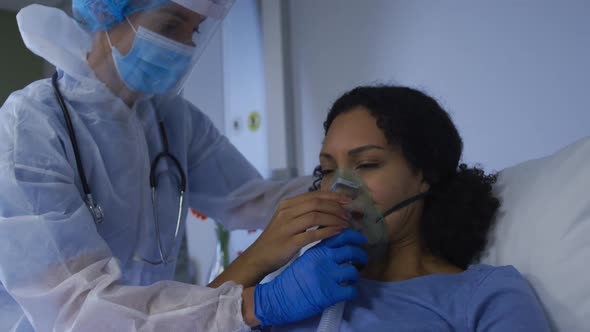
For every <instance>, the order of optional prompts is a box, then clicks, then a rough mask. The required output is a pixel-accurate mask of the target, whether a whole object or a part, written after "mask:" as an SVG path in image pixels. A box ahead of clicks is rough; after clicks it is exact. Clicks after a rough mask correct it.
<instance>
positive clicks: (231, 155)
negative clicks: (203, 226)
mask: <svg viewBox="0 0 590 332" xmlns="http://www.w3.org/2000/svg"><path fill="white" fill-rule="evenodd" d="M191 115H192V123H191V129H190V130H189V132H190V133H191V137H190V143H189V156H188V164H189V165H188V181H189V188H190V189H189V191H190V192H189V204H190V206H191V207H192V208H194V209H196V210H198V211H199V212H201V213H203V214H205V215H207V216H209V217H212V218H213V219H215V220H216V221H218V222H220V223H222V224H223V225H224V226H225V227H227V228H228V229H262V228H264V227H265V226H266V225H267V224H268V222H269V221H270V219H271V218H272V216H273V214H274V212H275V210H276V208H277V206H278V204H279V203H280V202H281V201H282V200H284V199H286V198H290V197H293V196H295V195H298V194H301V193H304V192H306V191H307V190H308V188H309V187H310V186H311V183H312V178H311V177H301V178H297V179H294V180H289V181H270V180H264V179H262V177H261V176H260V174H259V173H258V171H257V170H256V169H255V168H254V167H253V166H252V164H251V163H250V162H249V161H248V160H247V159H246V158H245V157H244V156H243V155H242V154H241V153H240V152H239V151H238V150H237V149H236V147H235V146H234V145H233V144H232V143H231V142H230V141H229V140H228V139H227V137H225V136H224V135H222V134H221V133H219V131H218V130H217V128H215V126H214V125H213V123H212V122H211V121H210V120H209V118H207V116H206V115H205V114H203V113H202V112H201V111H199V110H197V109H193V110H192V112H191Z"/></svg>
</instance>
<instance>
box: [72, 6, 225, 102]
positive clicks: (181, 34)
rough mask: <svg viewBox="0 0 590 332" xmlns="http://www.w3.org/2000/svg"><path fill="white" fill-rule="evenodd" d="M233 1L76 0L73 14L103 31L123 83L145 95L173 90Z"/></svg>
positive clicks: (182, 81) (190, 70)
mask: <svg viewBox="0 0 590 332" xmlns="http://www.w3.org/2000/svg"><path fill="white" fill-rule="evenodd" d="M233 2H234V0H167V1H163V0H74V1H73V12H74V17H76V18H77V19H78V21H79V22H81V23H82V25H83V26H85V27H86V28H87V29H88V30H90V31H93V32H97V31H105V33H106V36H107V41H108V43H109V46H110V47H111V49H112V58H113V62H114V64H115V67H116V70H117V72H118V74H119V76H120V78H121V80H122V81H123V82H124V83H125V85H126V86H127V87H128V88H129V89H130V90H131V91H134V92H139V93H142V94H148V95H161V94H176V93H178V92H179V91H180V90H181V89H182V87H183V85H184V83H185V81H186V78H187V77H188V76H189V75H190V73H191V72H192V70H193V69H194V67H195V65H196V64H197V62H198V60H199V58H200V56H201V55H202V54H203V51H204V50H205V48H206V47H207V44H208V43H209V41H210V39H211V37H212V36H213V35H214V34H215V32H216V31H217V29H218V28H219V25H220V23H221V22H222V20H223V18H224V17H225V16H226V14H227V12H228V11H229V9H230V8H231V6H232V5H233Z"/></svg>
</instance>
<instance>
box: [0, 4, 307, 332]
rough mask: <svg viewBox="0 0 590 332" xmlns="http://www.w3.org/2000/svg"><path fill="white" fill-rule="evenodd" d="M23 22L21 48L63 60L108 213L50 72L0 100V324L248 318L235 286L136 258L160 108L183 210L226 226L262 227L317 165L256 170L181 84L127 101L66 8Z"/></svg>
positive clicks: (172, 326)
mask: <svg viewBox="0 0 590 332" xmlns="http://www.w3.org/2000/svg"><path fill="white" fill-rule="evenodd" d="M18 23H19V27H20V29H21V34H22V36H23V39H24V41H25V44H26V45H27V47H29V49H31V50H32V51H33V52H35V53H36V54H38V55H40V56H42V57H43V58H45V59H46V60H47V61H49V62H50V63H52V64H53V65H55V66H56V67H57V68H58V72H59V87H60V90H61V92H62V94H63V96H64V98H65V100H66V103H67V106H68V108H69V110H70V113H71V117H72V121H73V125H74V130H75V133H76V136H77V140H78V143H79V146H80V153H81V157H82V162H83V165H84V169H85V172H86V176H87V177H88V182H89V184H90V187H91V189H92V192H93V195H94V197H95V199H96V201H97V202H98V203H99V204H100V205H101V206H102V208H103V210H104V214H105V221H104V223H103V224H101V225H98V226H97V225H95V223H94V221H93V218H92V217H91V214H90V212H89V210H88V208H87V207H86V205H85V203H84V201H83V200H82V193H83V191H82V186H81V183H80V179H79V176H78V173H77V168H76V163H75V159H74V153H73V149H72V145H71V142H70V139H69V136H68V133H67V130H66V126H65V122H64V118H63V115H62V111H61V109H60V107H59V105H58V103H57V100H56V97H55V95H54V90H53V88H52V85H51V80H50V79H44V80H40V81H37V82H35V83H32V84H31V85H29V86H28V87H26V88H25V89H23V90H21V91H17V92H15V93H13V94H12V95H11V96H10V97H9V98H8V100H7V101H6V103H5V104H4V105H3V106H2V108H1V109H0V331H19V332H21V331H34V330H36V331H84V332H87V331H223V332H231V331H245V330H249V329H248V328H247V326H246V325H245V323H244V321H243V318H242V314H241V302H242V300H241V293H242V288H241V286H239V285H236V284H233V283H226V284H224V285H222V286H221V287H219V288H217V289H211V288H206V287H198V286H195V285H189V284H183V283H179V282H175V281H170V279H171V278H172V277H173V274H174V270H175V266H174V264H162V265H158V266H152V265H150V264H147V263H144V262H140V261H137V260H133V259H132V256H133V254H134V253H135V252H136V251H139V252H140V253H141V254H142V255H144V256H146V257H151V258H154V259H157V258H158V257H159V256H158V250H157V245H156V241H155V230H154V223H153V213H152V202H151V196H150V187H149V182H148V175H149V171H150V163H151V161H152V160H153V158H154V156H155V155H156V154H158V153H159V152H161V150H162V142H161V136H160V134H159V131H158V126H157V119H160V120H162V121H163V122H164V125H165V128H166V133H167V136H168V140H169V142H170V150H171V153H172V154H173V155H174V156H176V157H177V158H178V159H179V160H180V163H181V164H182V167H183V168H184V170H185V172H186V173H187V179H188V184H187V186H188V189H187V191H188V192H187V199H186V200H185V203H186V204H185V205H187V206H186V207H185V209H184V210H185V214H186V210H187V208H188V206H190V207H193V208H195V209H196V210H198V211H200V212H202V213H204V214H206V215H208V216H211V217H213V218H214V219H215V220H218V221H221V222H222V223H223V224H224V226H226V227H227V228H229V229H235V228H245V229H253V228H262V227H264V226H265V225H266V224H267V222H268V221H269V219H270V218H271V216H272V213H273V212H274V210H275V206H276V205H277V203H278V202H279V201H280V200H282V199H283V198H285V197H288V196H293V195H295V194H298V193H301V192H304V191H305V190H306V189H307V187H308V186H309V184H310V178H301V179H299V180H295V181H292V182H289V183H287V184H285V183H277V182H268V181H264V180H262V179H261V177H260V175H259V174H258V172H257V171H256V170H255V169H254V168H253V167H252V166H251V165H250V164H249V163H248V162H247V161H246V159H244V157H243V156H242V155H241V154H240V153H239V152H238V151H237V150H236V149H235V148H234V146H232V144H231V143H230V142H229V141H228V140H227V139H226V138H225V137H224V136H223V135H221V134H220V133H219V132H218V131H217V129H216V128H215V127H214V126H213V125H212V123H211V121H210V120H209V119H208V118H207V116H205V115H204V114H203V113H201V112H200V111H199V110H198V109H196V108H195V107H194V106H193V105H191V104H190V103H188V102H187V101H185V100H184V99H182V98H181V97H175V98H172V99H171V100H164V101H163V100H156V99H155V98H146V99H143V100H140V101H138V102H137V103H135V104H134V106H133V107H132V108H129V107H128V106H127V105H126V104H125V103H124V102H123V101H122V100H120V99H119V98H118V97H116V96H115V95H113V94H112V93H111V92H110V91H109V89H108V88H107V87H106V86H105V85H104V84H103V83H102V82H100V81H99V80H97V79H96V78H95V76H94V75H93V72H92V71H91V69H90V68H89V66H88V64H87V62H86V54H87V52H88V51H89V49H90V47H91V42H92V41H91V36H90V35H89V34H87V33H86V32H85V31H84V30H82V29H81V28H80V27H79V26H78V25H77V23H76V22H75V21H74V20H73V19H71V18H70V17H69V16H67V15H66V14H65V13H63V12H61V11H59V10H57V9H53V8H48V7H42V6H37V5H35V6H32V7H28V8H26V9H24V10H22V11H21V12H20V13H19V15H18ZM47 26H51V29H47V28H46V27H47ZM155 104H158V105H159V107H158V108H157V109H155V108H154V107H153V105H155ZM164 164H165V163H162V167H161V169H159V173H161V172H163V171H165V168H166V166H165V165H164ZM160 181H161V182H160V185H159V188H158V202H157V205H158V209H159V210H158V211H159V216H160V224H161V225H160V228H161V233H162V238H163V242H164V246H165V247H167V246H168V245H169V243H170V241H172V238H173V233H174V229H175V226H176V225H175V221H176V213H177V204H178V189H177V184H176V182H175V180H172V179H171V177H170V176H166V175H165V176H162V177H161V179H160ZM183 218H184V217H183ZM182 232H184V225H183V226H182V227H181V234H182ZM176 242H177V243H175V246H174V247H173V250H172V253H171V256H172V257H176V255H177V253H178V249H179V246H180V242H181V241H180V240H179V239H177V241H176Z"/></svg>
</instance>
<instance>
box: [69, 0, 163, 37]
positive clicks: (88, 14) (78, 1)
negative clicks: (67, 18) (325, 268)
mask: <svg viewBox="0 0 590 332" xmlns="http://www.w3.org/2000/svg"><path fill="white" fill-rule="evenodd" d="M168 2H170V1H169V0H72V9H73V13H74V17H75V18H76V19H77V20H78V22H80V23H82V25H83V26H85V27H86V28H87V29H88V30H90V31H91V32H96V31H105V30H108V29H110V28H111V27H113V26H114V25H116V24H119V23H121V22H123V21H124V20H125V17H127V16H129V15H130V14H133V13H135V12H138V11H142V10H150V9H155V8H158V7H160V6H162V5H164V4H166V3H168Z"/></svg>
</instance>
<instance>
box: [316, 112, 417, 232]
mask: <svg viewBox="0 0 590 332" xmlns="http://www.w3.org/2000/svg"><path fill="white" fill-rule="evenodd" d="M320 165H321V167H322V170H323V171H324V180H323V182H322V187H321V190H322V191H327V190H329V188H327V187H328V184H327V183H329V182H330V179H331V176H332V175H333V174H332V173H331V172H332V171H334V170H336V169H337V168H349V169H352V170H354V171H356V172H357V173H358V174H359V175H360V176H361V177H362V179H363V181H364V182H365V184H366V185H367V187H368V189H369V191H370V192H371V194H372V195H373V198H374V200H375V202H376V203H377V205H378V206H379V208H380V209H381V211H385V210H388V209H389V208H391V207H393V206H394V205H395V204H397V203H399V202H401V201H402V200H404V199H406V198H409V197H411V196H414V195H416V194H418V193H421V192H423V191H426V190H427V189H428V188H427V184H426V183H424V182H423V181H422V174H421V172H417V171H414V170H413V169H412V168H411V166H410V164H409V163H408V162H407V161H406V159H405V158H404V156H403V154H402V152H401V150H400V149H399V148H397V147H393V146H391V145H389V144H388V142H387V139H386V137H385V135H384V134H383V132H382V130H381V129H380V128H379V127H377V121H376V119H375V118H374V117H373V116H372V115H371V114H370V113H369V112H368V111H367V110H366V109H365V108H362V107H358V108H354V109H352V110H350V111H349V112H346V113H344V114H341V115H339V116H338V117H336V119H334V121H333V122H332V125H331V126H330V129H329V130H328V133H327V134H326V137H325V140H324V145H323V147H322V151H321V153H320ZM421 212H422V202H417V203H414V204H412V205H410V206H409V207H407V208H404V209H401V210H399V211H397V212H394V213H392V214H391V215H389V216H387V217H386V218H385V222H386V224H387V227H388V231H389V233H390V234H389V235H390V239H391V240H392V242H395V241H397V240H401V239H403V238H406V237H408V236H412V235H417V229H418V228H417V226H418V225H417V223H418V220H419V218H420V216H421Z"/></svg>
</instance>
